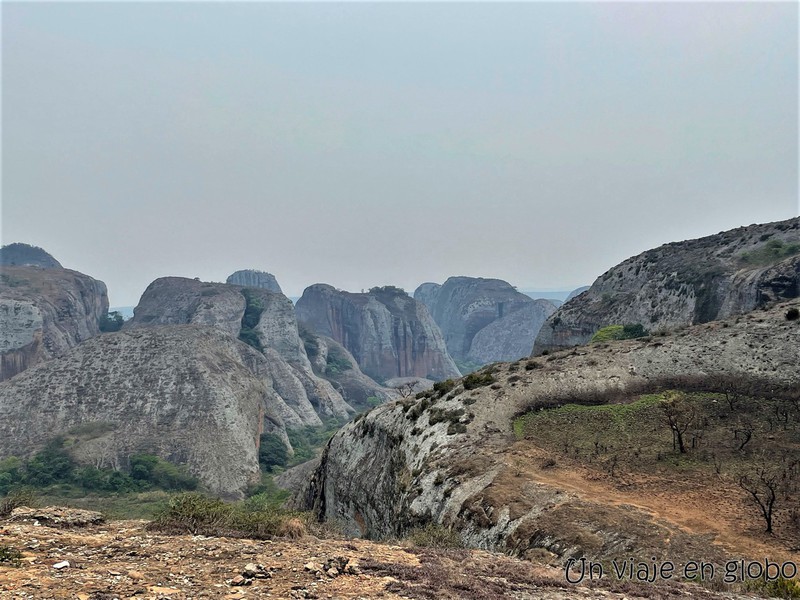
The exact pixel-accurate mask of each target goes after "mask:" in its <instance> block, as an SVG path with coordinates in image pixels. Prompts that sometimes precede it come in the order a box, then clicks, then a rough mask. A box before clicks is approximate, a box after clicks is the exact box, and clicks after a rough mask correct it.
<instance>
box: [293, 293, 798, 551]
mask: <svg viewBox="0 0 800 600" xmlns="http://www.w3.org/2000/svg"><path fill="white" fill-rule="evenodd" d="M789 306H790V305H788V304H784V305H780V306H777V307H775V308H773V309H771V310H768V311H763V312H762V311H758V312H757V313H751V314H749V315H746V316H744V317H741V318H737V319H731V320H729V321H727V322H722V323H720V322H714V323H708V324H704V325H696V326H694V327H692V328H689V329H686V330H683V331H682V332H681V333H680V335H671V336H667V337H658V338H652V339H641V340H630V341H622V342H615V343H613V344H610V345H609V344H602V345H598V344H593V345H590V346H586V347H583V348H580V349H579V350H572V351H569V352H568V351H563V352H559V353H556V354H551V355H550V356H548V357H547V360H543V359H541V358H539V359H528V360H526V361H521V362H519V363H513V364H505V365H498V366H495V367H494V368H492V369H486V370H484V371H482V372H479V373H478V376H479V377H484V376H486V377H491V379H490V381H494V382H496V383H493V384H492V385H488V384H485V385H483V386H482V387H475V386H474V385H470V386H469V388H470V389H465V388H466V387H467V380H466V379H465V380H462V381H460V382H456V386H455V388H454V389H452V391H450V390H447V389H445V390H443V392H442V393H440V394H438V395H437V396H433V397H432V398H422V399H416V400H415V399H413V398H412V399H404V400H401V401H397V402H391V403H388V404H385V405H383V406H380V407H378V408H376V409H374V410H372V411H370V412H369V413H367V414H366V415H364V416H363V417H362V418H361V419H359V420H357V421H355V422H353V423H350V424H348V425H346V426H345V427H344V428H343V429H342V430H340V431H339V432H338V433H337V434H336V435H335V436H334V437H333V438H332V439H331V441H330V443H329V445H328V447H327V449H326V451H325V453H324V454H323V456H322V458H321V461H320V465H319V467H318V468H317V471H316V472H315V474H314V476H313V477H312V479H311V481H310V483H309V484H308V485H307V486H306V488H305V490H304V492H303V493H301V494H300V495H299V498H298V499H299V500H300V504H301V505H302V506H305V508H313V509H314V510H316V511H317V513H318V514H319V515H320V516H321V517H322V518H324V519H329V520H331V521H334V522H336V523H338V524H340V525H341V526H342V527H343V528H344V530H345V532H346V533H348V534H351V535H360V536H367V537H371V538H381V537H402V536H403V535H404V534H405V533H406V532H407V531H408V530H409V529H410V528H412V527H414V526H417V525H419V524H421V523H425V522H429V521H434V522H437V523H440V524H442V525H444V526H446V527H448V528H449V527H453V528H455V529H456V530H458V531H459V532H460V535H461V538H462V539H463V540H464V541H465V542H467V543H469V544H470V545H473V546H477V547H481V548H488V549H495V550H502V551H510V552H513V553H515V554H518V555H525V554H526V552H527V551H528V550H533V549H539V550H540V551H541V549H542V548H547V549H548V550H549V551H550V552H553V553H554V554H552V556H556V555H558V556H560V557H561V558H562V559H563V558H566V557H569V556H575V555H577V556H583V555H585V551H586V549H587V546H586V544H587V543H588V544H591V548H592V553H593V554H594V555H596V556H601V557H602V556H605V557H608V556H613V555H614V553H615V552H616V553H617V554H618V553H619V552H621V551H622V550H621V549H623V548H628V549H626V550H624V551H625V552H629V551H630V550H629V548H636V549H637V552H640V553H641V555H642V556H651V554H645V553H646V552H650V551H651V546H650V544H652V551H653V552H654V553H655V554H653V555H657V553H663V552H675V551H677V548H678V545H677V543H676V545H675V546H674V547H665V546H664V542H663V540H664V538H665V537H669V536H668V535H667V534H666V533H658V534H657V536H655V537H653V536H652V535H651V534H650V533H648V532H651V531H653V528H654V527H655V528H656V530H658V531H663V532H668V531H674V532H675V534H674V535H675V536H678V535H684V534H682V533H681V532H680V530H679V528H678V529H676V528H675V527H674V523H673V524H672V525H670V524H669V523H666V524H664V523H663V522H661V521H659V522H658V524H657V526H656V524H654V522H653V516H652V515H651V514H649V513H646V512H644V511H640V510H638V509H636V508H635V507H630V506H627V507H626V506H610V505H601V504H596V505H593V504H592V503H591V501H590V500H586V499H581V498H580V497H579V496H578V495H576V494H575V493H573V492H571V491H570V488H569V487H561V486H560V483H559V481H558V478H557V477H555V478H553V480H552V481H551V482H550V483H543V482H542V480H539V481H531V480H527V479H525V477H524V476H522V475H521V473H522V471H521V470H517V468H518V467H516V466H514V467H510V466H509V464H510V463H511V462H514V460H515V459H514V457H515V456H516V455H517V454H518V453H519V451H518V449H517V446H513V444H514V440H515V437H514V434H513V431H512V423H513V421H514V418H515V417H516V416H517V415H519V414H520V413H521V412H523V411H525V410H526V409H527V407H530V406H532V405H534V404H535V405H537V406H542V407H547V406H551V407H552V406H553V405H554V404H553V402H556V403H557V402H558V401H559V400H558V399H561V402H568V401H569V398H572V397H574V396H575V395H578V394H583V395H584V396H587V397H588V396H591V397H595V396H600V395H602V394H604V393H609V392H614V393H617V392H618V391H619V390H623V389H625V388H626V387H628V386H635V385H638V384H639V383H641V382H647V381H651V380H652V381H658V380H659V378H661V377H664V376H671V375H682V376H692V375H695V376H708V375H749V376H758V377H762V378H768V379H769V381H770V382H772V383H775V384H784V385H787V384H788V385H791V384H792V383H793V382H795V383H796V382H797V381H800V362H798V361H797V360H794V357H795V356H796V351H797V348H798V347H800V325H798V323H800V321H797V320H794V321H790V320H788V319H787V318H786V317H785V315H787V309H788V308H789ZM794 306H795V307H797V306H800V305H798V304H797V303H794ZM753 348H757V349H758V351H753ZM528 363H531V364H528ZM523 367H525V368H524V369H523ZM473 377H475V376H473ZM448 392H449V393H448ZM565 399H566V400H565ZM556 405H557V404H556ZM521 464H522V465H523V466H524V461H523V463H521ZM526 468H527V467H526ZM519 469H522V467H519ZM534 470H535V467H534ZM575 515H580V516H579V517H577V516H575ZM565 519H566V521H565ZM565 522H569V523H570V524H571V525H570V527H564V526H563V525H564V523H565ZM620 523H629V524H630V527H627V528H626V529H625V533H621V531H622V530H621V528H620ZM662 525H663V527H664V529H663V530H659V529H658V528H659V527H662ZM576 531H577V533H575V532H576ZM692 543H694V542H692ZM626 545H627V546H626ZM707 546H708V538H705V539H703V540H701V541H700V542H699V545H697V546H690V545H689V544H688V543H687V544H686V548H689V549H690V550H691V548H692V547H696V548H705V547H707ZM576 553H577V554H576ZM678 558H680V557H678Z"/></svg>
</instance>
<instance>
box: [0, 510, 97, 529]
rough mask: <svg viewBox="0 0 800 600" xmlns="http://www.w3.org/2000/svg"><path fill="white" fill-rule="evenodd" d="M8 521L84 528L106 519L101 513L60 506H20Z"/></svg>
mask: <svg viewBox="0 0 800 600" xmlns="http://www.w3.org/2000/svg"><path fill="white" fill-rule="evenodd" d="M9 520H11V521H38V522H39V523H43V524H45V525H49V526H52V527H86V526H87V525H97V524H99V523H104V522H105V520H106V518H105V517H104V516H103V514H102V513H99V512H95V511H91V510H81V509H79V508H66V507H61V506H47V507H45V508H28V507H27V506H20V507H19V508H15V509H14V510H12V511H11V516H10V517H9Z"/></svg>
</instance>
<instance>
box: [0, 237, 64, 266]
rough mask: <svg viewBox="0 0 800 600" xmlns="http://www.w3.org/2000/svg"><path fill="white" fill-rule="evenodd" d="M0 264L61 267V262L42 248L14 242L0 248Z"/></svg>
mask: <svg viewBox="0 0 800 600" xmlns="http://www.w3.org/2000/svg"><path fill="white" fill-rule="evenodd" d="M0 265H1V266H4V267H5V266H10V267H41V268H42V269H61V268H63V267H62V266H61V263H60V262H58V261H57V260H56V259H55V258H53V257H52V256H51V255H50V254H49V253H48V252H46V251H45V250H44V249H43V248H39V247H38V246H31V245H30V244H22V243H20V242H15V243H13V244H8V245H6V246H3V247H2V248H0Z"/></svg>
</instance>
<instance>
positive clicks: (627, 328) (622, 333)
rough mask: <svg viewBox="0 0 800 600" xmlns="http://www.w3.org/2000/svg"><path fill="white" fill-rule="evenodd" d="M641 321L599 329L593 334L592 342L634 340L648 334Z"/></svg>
mask: <svg viewBox="0 0 800 600" xmlns="http://www.w3.org/2000/svg"><path fill="white" fill-rule="evenodd" d="M648 333H649V332H648V331H647V330H646V329H645V328H644V326H642V324H641V323H634V324H632V325H608V326H606V327H603V328H602V329H599V330H598V331H597V333H595V334H594V335H593V336H592V340H591V341H592V342H610V341H613V340H632V339H635V338H640V337H644V336H646V335H648Z"/></svg>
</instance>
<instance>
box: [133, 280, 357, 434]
mask: <svg viewBox="0 0 800 600" xmlns="http://www.w3.org/2000/svg"><path fill="white" fill-rule="evenodd" d="M244 289H245V288H243V287H241V286H235V285H228V284H221V283H206V282H201V281H197V280H194V279H187V278H184V277H163V278H160V279H156V280H155V281H154V282H153V283H151V284H150V285H149V286H148V287H147V289H146V290H145V292H144V294H143V295H142V298H141V300H140V301H139V305H138V306H137V307H136V308H135V309H134V317H133V319H131V320H130V321H129V322H127V323H126V324H125V328H126V329H137V328H141V327H153V326H159V325H177V324H196V325H212V326H214V327H217V328H219V329H221V330H222V331H225V332H226V333H228V334H230V335H231V336H233V337H239V335H240V333H241V332H242V327H243V325H242V318H243V317H244V315H245V309H246V307H247V301H246V299H245V295H244V293H243V290H244ZM246 289H247V290H249V291H248V294H249V295H250V298H251V299H252V303H254V305H255V304H257V305H258V310H259V311H260V313H258V314H257V321H256V323H255V326H254V327H252V331H253V334H254V335H255V337H256V338H257V340H258V343H259V344H260V346H261V350H262V351H263V353H264V355H265V356H266V357H267V358H268V359H269V360H268V363H267V366H266V370H265V372H264V374H265V375H268V376H269V377H270V379H271V385H272V387H273V388H274V389H275V391H276V392H277V393H278V394H279V395H280V396H281V398H283V399H284V401H285V403H286V405H287V406H288V407H290V408H291V411H292V413H293V414H291V413H286V414H282V415H281V416H282V418H283V419H284V420H285V423H286V425H287V426H288V427H300V426H303V425H321V423H322V422H321V420H320V416H322V417H336V418H340V419H341V418H347V417H348V416H349V415H351V414H352V413H353V412H354V410H353V408H352V407H350V406H349V405H348V404H347V402H346V401H345V400H344V399H343V398H342V396H341V395H340V394H339V393H338V392H337V391H336V390H335V389H334V388H333V386H332V385H331V383H330V382H328V381H326V380H324V379H322V378H320V377H318V376H317V375H315V374H314V372H313V370H312V367H311V362H310V361H309V360H308V356H306V352H305V349H304V346H303V341H302V340H301V339H300V336H299V333H298V329H297V320H296V317H295V313H294V307H293V306H292V302H291V301H290V300H289V299H288V298H287V297H286V296H284V295H283V294H279V293H275V292H270V291H268V290H265V289H259V288H246Z"/></svg>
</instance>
